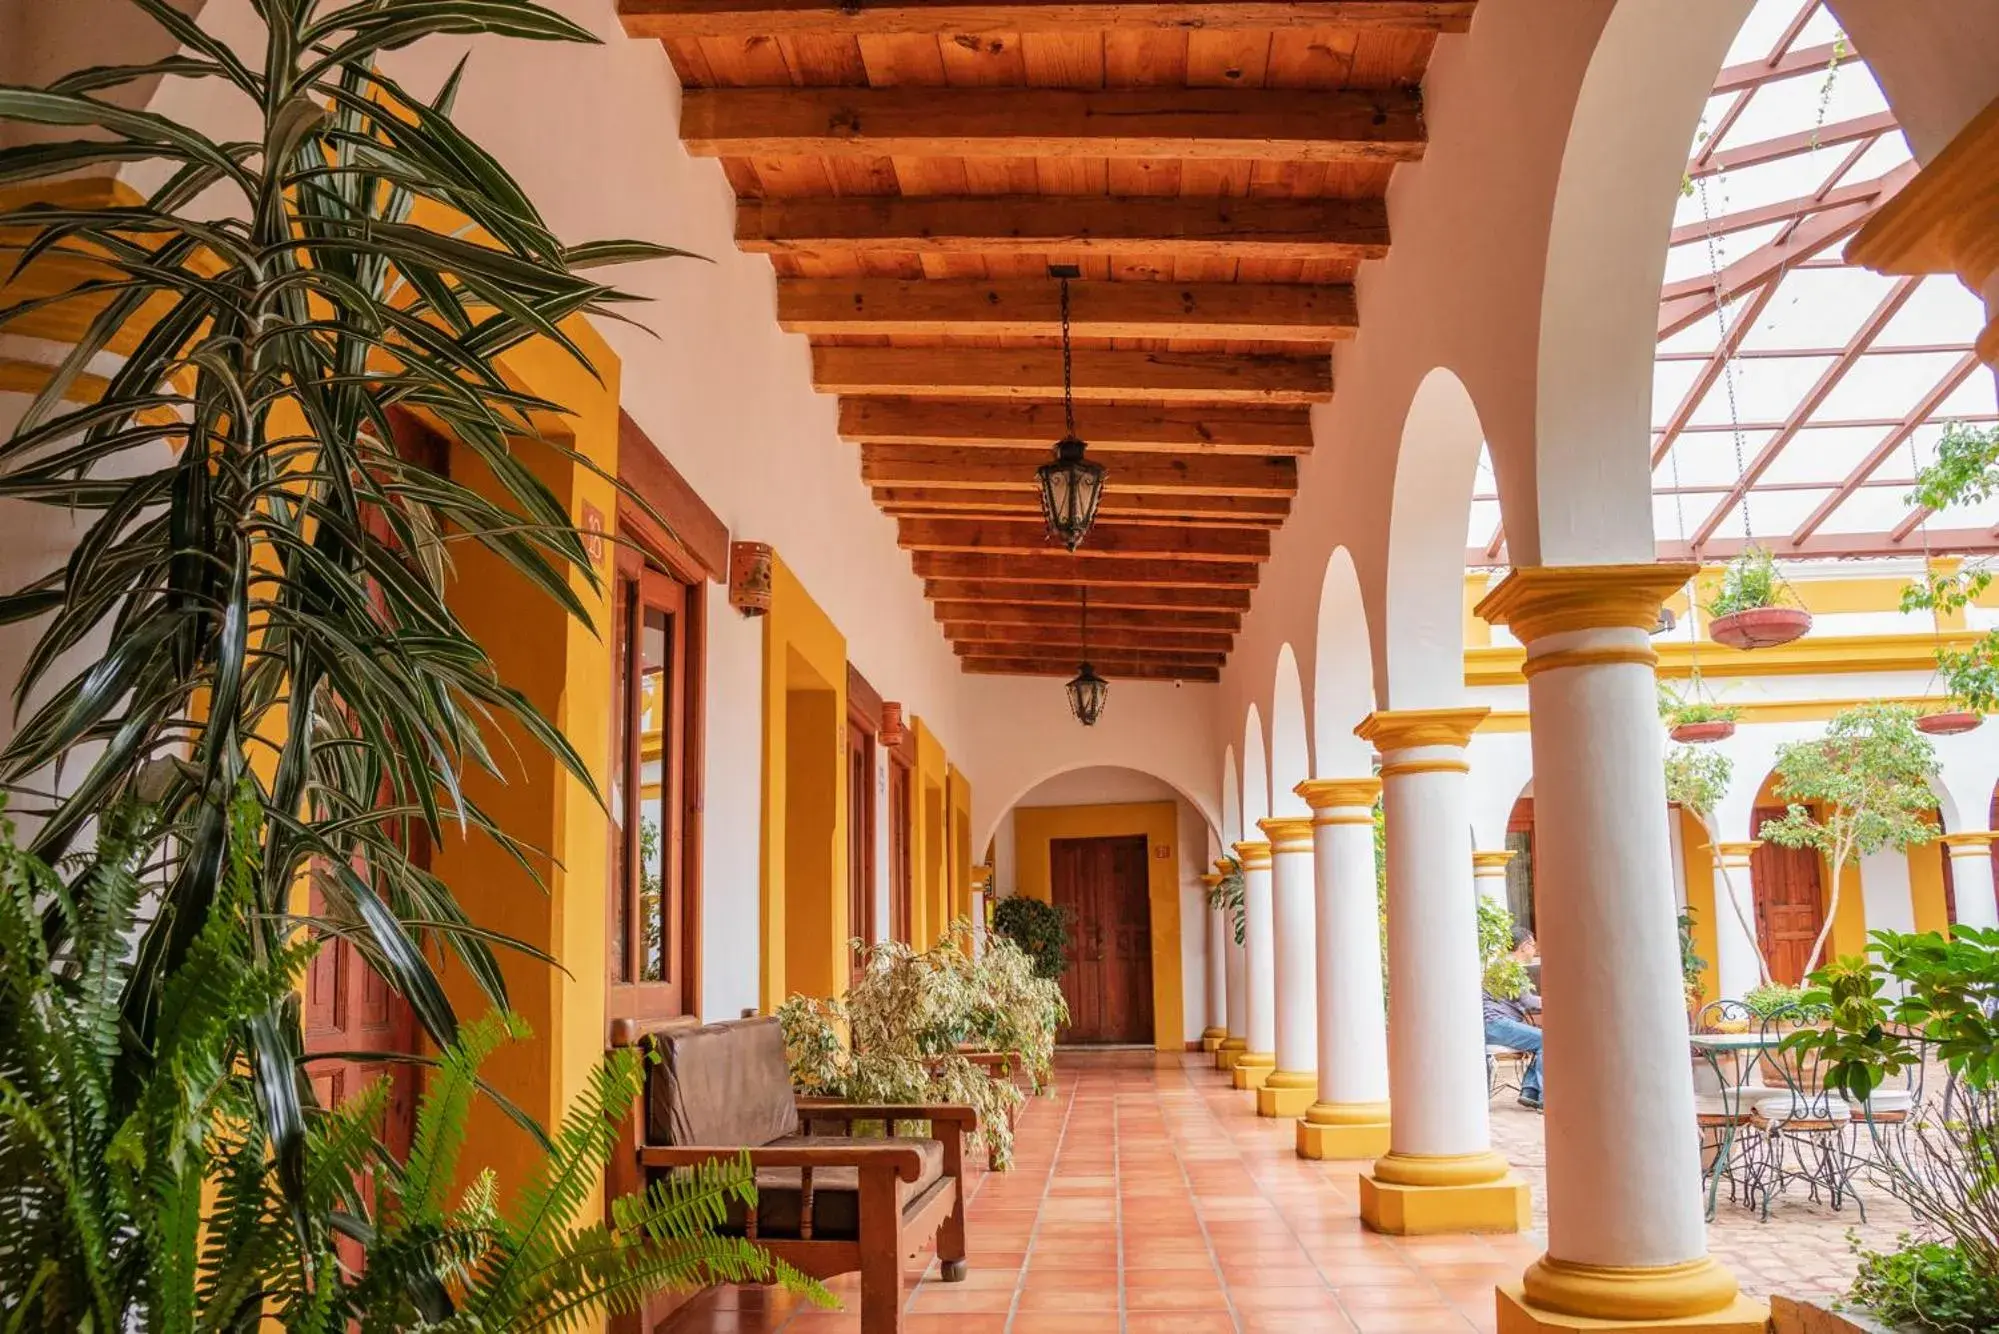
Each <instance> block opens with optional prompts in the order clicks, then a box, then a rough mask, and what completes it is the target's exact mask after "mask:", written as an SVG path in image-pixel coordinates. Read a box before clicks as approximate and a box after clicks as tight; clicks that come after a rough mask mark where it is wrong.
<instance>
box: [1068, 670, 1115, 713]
mask: <svg viewBox="0 0 1999 1334" xmlns="http://www.w3.org/2000/svg"><path fill="white" fill-rule="evenodd" d="M1110 694H1111V683H1110V682H1109V681H1106V680H1104V678H1103V677H1101V676H1098V675H1097V670H1096V668H1094V667H1092V666H1090V664H1089V663H1087V662H1086V663H1084V664H1083V665H1082V667H1081V669H1080V670H1078V671H1077V673H1076V675H1075V676H1073V677H1071V678H1070V680H1069V712H1071V713H1073V714H1075V715H1076V721H1077V722H1079V723H1081V724H1082V725H1083V726H1085V727H1095V726H1096V725H1097V719H1099V718H1101V717H1103V714H1104V701H1105V700H1107V699H1109V698H1110Z"/></svg>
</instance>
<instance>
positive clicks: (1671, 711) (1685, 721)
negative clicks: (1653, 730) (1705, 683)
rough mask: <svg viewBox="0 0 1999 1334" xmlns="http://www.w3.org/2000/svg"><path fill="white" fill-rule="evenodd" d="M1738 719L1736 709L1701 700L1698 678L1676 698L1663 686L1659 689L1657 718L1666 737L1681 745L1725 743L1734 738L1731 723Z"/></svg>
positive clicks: (1739, 712)
mask: <svg viewBox="0 0 1999 1334" xmlns="http://www.w3.org/2000/svg"><path fill="white" fill-rule="evenodd" d="M1741 716H1742V710H1740V709H1738V708H1735V707H1733V706H1731V705H1727V704H1717V703H1715V702H1713V701H1712V700H1706V699H1702V698H1701V697H1700V678H1699V677H1698V676H1696V677H1695V678H1694V679H1693V680H1691V681H1689V682H1688V684H1687V693H1686V694H1684V695H1676V694H1674V693H1673V692H1672V691H1671V690H1670V689H1668V688H1667V687H1665V686H1664V685H1661V686H1660V687H1659V717H1660V718H1661V720H1663V721H1664V722H1665V724H1666V734H1667V735H1668V736H1670V737H1672V738H1673V740H1675V741H1678V742H1681V743H1682V744H1686V745H1703V744H1706V743H1708V742H1712V741H1726V740H1727V739H1728V738H1729V737H1732V736H1734V735H1735V722H1736V719H1738V718H1740V717H1741Z"/></svg>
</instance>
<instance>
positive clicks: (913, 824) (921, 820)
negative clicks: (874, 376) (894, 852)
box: [909, 718, 951, 950]
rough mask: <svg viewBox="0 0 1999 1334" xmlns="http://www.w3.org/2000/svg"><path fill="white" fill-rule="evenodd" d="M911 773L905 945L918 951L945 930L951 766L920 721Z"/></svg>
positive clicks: (949, 916)
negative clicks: (907, 907)
mask: <svg viewBox="0 0 1999 1334" xmlns="http://www.w3.org/2000/svg"><path fill="white" fill-rule="evenodd" d="M913 728H914V732H915V736H916V770H915V773H914V774H913V775H912V779H913V781H912V783H911V785H910V812H909V826H910V828H909V866H910V881H911V884H910V891H909V898H910V905H909V940H910V943H911V944H912V945H914V946H915V947H916V948H917V949H919V950H927V949H929V948H930V947H931V946H932V945H934V944H936V943H937V941H938V939H939V938H940V937H941V936H942V935H943V934H944V929H945V928H946V927H947V926H949V925H950V920H951V914H950V907H951V903H950V893H951V888H950V866H951V861H950V856H951V848H950V820H949V818H948V817H949V813H950V811H949V805H948V803H949V800H950V783H951V766H950V762H949V761H948V760H947V759H946V758H945V756H944V747H943V744H942V743H941V742H939V741H938V740H937V734H936V733H935V732H932V731H931V730H930V729H929V727H927V726H926V725H925V724H924V722H923V720H922V719H921V718H918V719H916V721H915V723H914V724H913Z"/></svg>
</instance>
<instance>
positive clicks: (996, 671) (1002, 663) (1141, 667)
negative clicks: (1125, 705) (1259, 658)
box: [958, 657, 1222, 683]
mask: <svg viewBox="0 0 1999 1334" xmlns="http://www.w3.org/2000/svg"><path fill="white" fill-rule="evenodd" d="M958 665H959V666H961V667H963V668H964V669H965V670H966V671H967V672H971V673H973V674H974V675H977V676H1064V677H1067V676H1074V675H1075V674H1076V667H1077V664H1076V663H1075V662H1070V661H1066V660H1064V659H1062V658H1034V657H1025V658H1023V657H991V658H961V659H960V660H959V663H958ZM1090 665H1091V666H1092V667H1094V668H1095V669H1096V671H1097V674H1098V675H1099V676H1102V677H1105V678H1106V679H1108V680H1112V681H1117V680H1126V681H1202V682H1209V683H1213V682H1216V681H1219V680H1221V679H1222V671H1221V668H1219V667H1202V666H1195V665H1193V664H1181V663H1172V662H1143V663H1141V662H1128V661H1118V660H1114V659H1109V658H1106V659H1104V660H1103V661H1101V662H1099V661H1097V660H1096V659H1095V658H1092V659H1091V662H1090Z"/></svg>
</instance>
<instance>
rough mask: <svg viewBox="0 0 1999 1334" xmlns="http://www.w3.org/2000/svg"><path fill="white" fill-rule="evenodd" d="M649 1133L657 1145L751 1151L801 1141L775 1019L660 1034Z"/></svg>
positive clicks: (649, 1093) (734, 1021)
mask: <svg viewBox="0 0 1999 1334" xmlns="http://www.w3.org/2000/svg"><path fill="white" fill-rule="evenodd" d="M653 1041H654V1044H655V1045H656V1046H657V1048H658V1049H659V1052H660V1061H659V1064H657V1065H655V1066H654V1067H653V1068H652V1073H651V1076H650V1077H649V1078H648V1079H647V1081H646V1082H647V1086H648V1089H647V1095H646V1123H647V1124H646V1132H647V1138H648V1139H650V1140H652V1141H653V1142H654V1143H656V1144H683V1145H688V1144H692V1145H710V1144H715V1145H741V1146H744V1147H752V1146H755V1145H759V1144H768V1143H770V1142H771V1141H772V1140H776V1139H783V1138H784V1137H785V1136H786V1135H795V1134H797V1133H798V1104H797V1102H796V1101H795V1100H794V1099H793V1097H792V1093H791V1071H790V1069H789V1067H788V1066H787V1065H786V1064H785V1059H784V1033H783V1030H782V1029H780V1028H779V1026H778V1022H777V1019H776V1017H775V1016H772V1015H759V1016H757V1017H755V1018H753V1019H731V1020H729V1021H728V1022H726V1023H719V1024H703V1025H701V1026H700V1027H698V1028H681V1029H675V1030H671V1031H668V1032H665V1033H661V1034H658V1035H656V1036H655V1037H654V1039H653Z"/></svg>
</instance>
